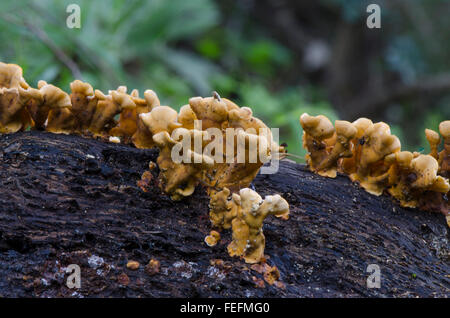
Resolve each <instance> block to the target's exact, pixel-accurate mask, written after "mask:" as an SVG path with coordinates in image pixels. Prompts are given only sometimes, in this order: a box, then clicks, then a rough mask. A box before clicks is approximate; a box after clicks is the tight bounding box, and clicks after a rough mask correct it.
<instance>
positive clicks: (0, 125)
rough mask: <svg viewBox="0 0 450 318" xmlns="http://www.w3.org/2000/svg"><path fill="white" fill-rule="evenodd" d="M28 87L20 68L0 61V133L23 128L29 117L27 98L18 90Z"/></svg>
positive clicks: (28, 121) (12, 131) (29, 122)
mask: <svg viewBox="0 0 450 318" xmlns="http://www.w3.org/2000/svg"><path fill="white" fill-rule="evenodd" d="M25 88H28V84H26V82H25V80H24V79H23V77H22V68H20V67H19V66H18V65H15V64H5V63H1V62H0V133H4V134H6V133H15V132H17V131H19V130H25V129H26V128H27V126H28V125H30V124H31V118H30V115H29V114H28V112H27V111H26V109H25V104H26V103H27V101H28V100H27V98H26V97H25V96H24V97H22V96H21V94H20V92H21V91H22V90H24V89H25Z"/></svg>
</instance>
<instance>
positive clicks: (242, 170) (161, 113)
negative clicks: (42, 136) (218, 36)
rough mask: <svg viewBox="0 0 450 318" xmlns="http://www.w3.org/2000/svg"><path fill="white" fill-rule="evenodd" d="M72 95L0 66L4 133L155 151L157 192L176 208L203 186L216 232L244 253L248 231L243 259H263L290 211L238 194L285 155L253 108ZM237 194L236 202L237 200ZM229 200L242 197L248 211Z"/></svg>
mask: <svg viewBox="0 0 450 318" xmlns="http://www.w3.org/2000/svg"><path fill="white" fill-rule="evenodd" d="M70 89H71V93H70V95H69V94H67V93H66V92H64V91H63V90H61V89H60V88H58V87H56V86H54V85H52V84H49V83H47V82H45V81H39V82H38V85H37V88H33V87H30V86H29V85H28V84H27V83H26V82H25V80H24V78H23V76H22V69H21V68H20V67H19V66H17V65H14V64H4V63H0V133H14V132H17V131H24V130H26V129H36V130H45V131H49V132H52V133H63V134H82V135H85V136H94V137H96V138H98V137H99V138H102V139H104V140H108V141H110V142H114V143H132V144H134V145H135V146H136V147H137V148H154V147H157V148H159V151H160V152H159V156H158V158H157V163H158V166H159V171H160V172H159V177H158V180H159V181H158V182H154V184H156V183H157V184H159V186H160V187H161V188H162V190H163V191H164V192H165V193H167V194H168V195H170V196H171V198H172V199H173V200H180V199H182V198H184V197H187V196H190V195H192V193H193V192H194V190H195V188H196V186H197V185H199V184H202V185H204V186H206V188H207V191H208V194H209V195H210V220H211V223H212V225H213V226H214V227H216V228H217V229H230V228H233V238H234V239H233V243H232V244H236V245H237V246H239V248H241V245H242V242H243V241H242V239H243V238H242V239H240V234H239V233H241V232H242V229H245V228H247V229H248V231H247V232H248V237H247V238H246V241H247V240H249V242H250V243H248V244H247V243H246V244H247V245H249V247H245V246H244V248H242V251H243V252H242V256H244V257H245V259H246V261H248V262H257V261H258V260H260V259H261V257H262V255H263V252H264V235H263V234H262V230H261V228H262V222H263V220H264V218H265V217H266V216H267V215H269V214H274V215H276V216H286V215H287V213H288V211H289V207H288V205H287V202H286V201H285V200H284V199H282V198H281V197H280V196H279V195H276V196H268V197H266V199H265V200H262V199H261V200H257V201H258V202H257V203H255V205H254V206H253V208H254V209H253V210H252V209H250V210H249V207H250V206H249V205H248V204H247V203H246V202H247V201H248V200H249V199H248V198H250V197H254V198H258V197H259V195H258V194H257V193H256V192H254V191H252V190H248V189H245V190H244V191H243V190H241V189H242V188H246V187H248V186H249V185H250V183H251V182H252V180H253V179H254V178H255V176H256V174H257V173H258V171H259V169H260V168H261V166H262V165H263V164H264V163H265V162H267V161H269V160H270V159H271V158H272V157H274V156H275V157H276V156H277V154H278V153H279V152H283V147H280V146H279V145H278V144H277V143H275V141H274V140H273V137H272V134H271V132H270V130H269V129H268V127H267V126H266V125H265V124H264V123H263V122H262V121H261V120H259V119H257V118H255V117H254V116H253V113H252V110H251V109H250V108H248V107H239V106H238V105H236V104H235V103H233V102H232V101H230V100H228V99H226V98H221V97H220V96H219V94H217V93H215V92H214V93H213V96H211V97H193V98H191V99H189V103H188V104H186V105H184V106H182V107H181V109H180V111H179V112H177V111H176V110H174V109H173V108H171V107H169V106H161V104H160V100H159V98H158V96H157V95H156V93H155V92H154V91H152V90H146V91H145V92H144V97H143V98H141V97H140V96H139V92H138V91H137V90H132V91H131V93H130V94H128V93H127V87H125V86H119V87H118V88H117V89H116V90H111V91H108V94H104V93H103V92H102V91H100V90H98V89H94V88H93V87H92V86H91V85H90V84H89V83H85V82H82V81H80V80H75V81H73V82H72V83H71V84H70ZM117 117H118V118H117ZM342 134H345V132H342ZM339 136H341V135H339ZM342 138H344V139H345V138H346V137H345V136H342ZM342 138H341V139H340V140H341V141H342V144H343V147H346V145H344V144H345V140H344V139H342ZM329 165H330V166H332V165H334V162H333V163H331V164H327V167H328V166H329ZM153 181H154V180H153V179H152V175H151V173H150V172H149V171H145V172H144V174H143V176H142V179H141V180H140V181H139V182H138V185H139V186H140V188H142V189H143V190H144V191H145V189H146V187H147V186H149V185H150V182H152V184H153ZM239 190H241V192H240V194H239V195H238V194H236V193H233V192H236V191H239ZM249 191H250V192H249ZM230 196H233V197H234V198H235V199H236V196H237V197H239V196H242V197H243V200H242V202H243V205H242V206H241V205H240V203H239V204H237V203H236V202H237V201H235V200H230V199H229V197H230ZM236 200H237V199H236ZM239 202H241V201H239ZM256 206H258V207H257V209H256ZM244 231H245V230H244ZM219 240H220V233H219V232H217V231H211V233H210V235H209V236H207V237H206V239H205V242H206V243H207V244H208V245H210V246H214V245H215V244H217V242H218V241H219ZM230 246H231V245H230ZM230 248H231V247H230ZM231 250H233V249H232V248H231ZM233 255H239V254H236V253H234V254H233Z"/></svg>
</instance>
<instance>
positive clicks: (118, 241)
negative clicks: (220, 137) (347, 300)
mask: <svg viewBox="0 0 450 318" xmlns="http://www.w3.org/2000/svg"><path fill="white" fill-rule="evenodd" d="M156 157H157V150H153V149H150V150H141V149H136V148H134V147H132V146H127V145H121V144H114V143H107V142H103V141H100V140H95V139H88V138H83V137H80V136H74V135H56V134H50V133H45V132H37V131H33V132H25V133H17V134H13V135H1V136H0V296H1V297H361V296H362V297H380V296H388V297H415V296H420V297H446V296H449V295H450V277H449V273H450V262H449V260H450V254H449V250H450V248H449V247H450V246H449V242H448V240H449V237H450V233H449V229H448V227H447V225H446V222H445V219H444V217H443V216H442V215H441V214H432V213H427V212H423V211H420V210H416V209H404V208H401V207H400V206H399V205H398V204H397V203H396V202H394V201H393V200H392V198H391V197H389V196H387V195H383V196H380V197H375V196H372V195H370V194H368V193H367V192H365V191H364V190H362V189H361V188H359V187H358V186H357V185H356V184H352V183H351V182H350V181H349V180H348V178H346V177H345V176H341V175H338V177H337V178H336V179H329V178H324V177H320V176H318V175H315V174H312V173H311V172H310V171H309V170H308V169H307V168H306V167H305V166H304V165H300V164H296V163H293V162H290V161H282V162H281V164H280V169H279V171H278V173H276V174H273V175H258V177H257V178H256V179H255V181H254V184H253V185H254V187H255V188H256V190H257V191H258V192H259V193H260V194H261V195H269V194H275V193H279V194H280V195H282V196H283V197H284V198H285V199H286V200H287V201H288V202H289V204H290V209H291V211H290V219H289V220H287V221H283V220H278V219H275V218H273V219H270V220H267V221H266V222H265V224H264V234H265V236H266V242H267V243H266V249H265V254H266V255H267V256H266V258H267V263H268V264H269V265H271V266H276V267H277V268H278V270H279V272H280V275H281V277H280V282H281V284H273V285H270V284H269V283H268V282H267V280H266V281H265V280H264V277H263V275H262V274H261V273H259V272H258V270H257V268H256V267H254V266H253V267H251V266H250V265H248V264H245V262H244V261H243V260H240V259H238V258H232V257H230V256H228V253H227V251H226V246H227V244H228V243H229V242H230V239H231V234H230V232H229V231H228V232H227V231H223V232H222V233H221V234H222V240H221V241H220V242H219V243H218V244H217V245H216V246H214V247H212V248H211V247H208V246H207V245H206V244H205V243H204V238H205V236H206V235H208V234H209V231H210V230H211V225H210V221H209V218H208V202H209V198H208V196H207V195H206V194H205V192H204V189H202V188H201V187H199V188H198V189H197V190H196V191H195V193H194V195H193V196H191V197H189V198H186V199H184V200H182V201H178V202H174V201H172V200H170V198H169V197H168V196H166V195H165V194H164V193H162V192H161V190H160V188H159V187H158V184H157V178H156V175H157V169H155V170H154V171H152V178H151V180H150V181H149V182H150V183H149V185H148V186H146V187H139V186H138V185H137V182H138V181H139V180H140V178H141V175H142V173H143V172H144V171H145V170H147V169H148V163H149V162H150V161H156ZM143 189H145V190H146V191H144V190H143ZM151 259H153V260H157V261H159V263H160V268H155V267H154V266H153V267H152V266H150V265H149V266H146V265H147V264H148V263H149V261H150V260H151ZM130 260H133V261H136V262H138V263H139V264H140V265H139V268H138V269H129V268H127V263H128V262H129V261H130ZM70 264H77V265H78V266H80V269H81V288H80V289H76V288H74V289H70V288H68V286H67V284H66V281H67V278H68V276H69V275H70V274H68V273H66V268H67V267H68V266H69V265H70ZM133 264H135V263H133ZM152 264H154V263H152ZM370 264H375V265H377V266H378V267H379V269H380V278H381V282H380V288H368V287H367V278H368V277H369V276H370V275H371V273H369V272H367V268H368V266H369V265H370ZM134 267H135V265H134Z"/></svg>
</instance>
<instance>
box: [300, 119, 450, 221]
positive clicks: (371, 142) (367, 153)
mask: <svg viewBox="0 0 450 318" xmlns="http://www.w3.org/2000/svg"><path fill="white" fill-rule="evenodd" d="M300 124H301V125H302V127H303V146H304V147H305V148H306V149H307V150H308V154H307V155H306V162H307V164H308V166H309V168H310V169H311V170H312V171H314V172H316V173H318V174H320V175H322V176H327V177H332V178H334V177H335V176H336V171H339V172H341V173H345V174H347V175H348V176H349V177H350V179H351V180H352V181H355V182H358V183H359V184H360V186H361V187H363V188H364V189H365V190H366V191H367V192H369V193H371V194H374V195H381V194H382V193H383V192H384V191H385V190H386V191H387V192H388V193H389V194H391V195H392V196H393V197H394V198H396V199H397V200H398V201H399V202H400V204H401V205H402V206H404V207H419V208H422V209H424V210H430V211H439V212H441V213H443V214H444V215H445V216H446V218H447V223H448V224H449V226H450V212H449V203H448V198H447V195H448V192H449V182H448V177H449V162H450V160H449V154H450V121H444V122H442V123H441V124H440V125H439V132H440V134H441V135H442V138H441V137H440V136H439V134H438V133H437V132H435V131H433V130H430V129H426V130H425V135H426V138H427V140H428V142H429V144H430V154H429V155H423V154H420V153H416V152H415V153H411V152H409V151H401V144H400V141H399V139H398V138H397V137H396V136H394V135H392V134H391V131H390V128H389V126H388V125H387V124H386V123H383V122H379V123H373V122H372V121H371V120H370V119H367V118H360V119H358V120H356V121H354V122H353V123H349V122H346V121H339V120H337V121H336V122H335V126H334V127H333V125H332V124H331V122H330V121H329V120H328V119H327V118H326V117H325V116H323V115H319V116H315V117H314V116H309V115H308V114H306V113H305V114H303V115H302V116H301V117H300ZM442 139H443V140H444V149H443V150H442V151H441V152H439V145H440V142H441V140H442Z"/></svg>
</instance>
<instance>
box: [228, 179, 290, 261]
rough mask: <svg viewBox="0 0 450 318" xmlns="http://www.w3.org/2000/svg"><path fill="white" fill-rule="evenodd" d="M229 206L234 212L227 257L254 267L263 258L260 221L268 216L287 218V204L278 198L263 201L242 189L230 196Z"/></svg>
mask: <svg viewBox="0 0 450 318" xmlns="http://www.w3.org/2000/svg"><path fill="white" fill-rule="evenodd" d="M231 203H232V204H233V205H234V206H235V207H236V209H237V211H236V212H237V216H236V217H235V218H234V219H233V221H232V231H233V232H232V238H233V240H232V242H231V243H230V244H229V245H228V253H229V254H230V256H242V257H243V258H244V259H245V262H246V263H250V264H253V263H258V262H260V261H261V259H263V257H264V247H265V237H264V234H263V231H262V226H263V222H264V219H265V218H266V217H268V216H269V215H274V216H276V217H279V218H283V219H288V218H289V204H288V203H287V202H286V200H285V199H283V198H282V197H281V196H280V195H278V194H276V195H269V196H266V197H265V199H264V200H263V199H262V198H261V196H260V195H259V194H258V193H256V192H255V191H253V190H251V189H249V188H245V189H241V190H240V191H239V194H236V193H234V194H233V195H232V198H231Z"/></svg>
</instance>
